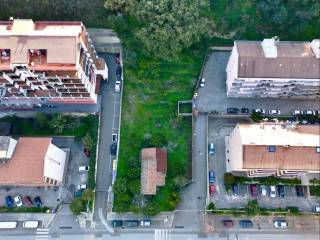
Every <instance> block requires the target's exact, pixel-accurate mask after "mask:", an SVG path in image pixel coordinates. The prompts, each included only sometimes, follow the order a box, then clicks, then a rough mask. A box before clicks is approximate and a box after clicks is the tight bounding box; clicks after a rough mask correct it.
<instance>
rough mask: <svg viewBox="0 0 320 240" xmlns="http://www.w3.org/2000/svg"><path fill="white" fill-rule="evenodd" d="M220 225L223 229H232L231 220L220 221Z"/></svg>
mask: <svg viewBox="0 0 320 240" xmlns="http://www.w3.org/2000/svg"><path fill="white" fill-rule="evenodd" d="M222 224H223V227H226V228H230V227H233V221H232V220H222Z"/></svg>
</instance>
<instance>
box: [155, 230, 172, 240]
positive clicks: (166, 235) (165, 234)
mask: <svg viewBox="0 0 320 240" xmlns="http://www.w3.org/2000/svg"><path fill="white" fill-rule="evenodd" d="M154 240H171V230H170V229H155V230H154Z"/></svg>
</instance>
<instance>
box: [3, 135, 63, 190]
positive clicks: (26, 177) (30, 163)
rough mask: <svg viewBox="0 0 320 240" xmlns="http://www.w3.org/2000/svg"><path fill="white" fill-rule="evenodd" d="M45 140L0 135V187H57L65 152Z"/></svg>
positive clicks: (61, 173)
mask: <svg viewBox="0 0 320 240" xmlns="http://www.w3.org/2000/svg"><path fill="white" fill-rule="evenodd" d="M51 141H52V139H51V138H48V137H20V138H19V139H18V140H15V139H13V138H11V137H8V136H0V186H8V185H9V186H57V185H59V184H61V183H62V182H63V177H64V170H65V167H66V166H65V165H66V157H67V153H66V152H65V151H63V150H61V149H60V148H58V147H56V146H55V145H53V144H52V143H51Z"/></svg>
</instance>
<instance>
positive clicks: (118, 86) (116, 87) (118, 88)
mask: <svg viewBox="0 0 320 240" xmlns="http://www.w3.org/2000/svg"><path fill="white" fill-rule="evenodd" d="M120 88H121V82H120V81H118V80H117V81H116V83H115V85H114V91H115V92H120Z"/></svg>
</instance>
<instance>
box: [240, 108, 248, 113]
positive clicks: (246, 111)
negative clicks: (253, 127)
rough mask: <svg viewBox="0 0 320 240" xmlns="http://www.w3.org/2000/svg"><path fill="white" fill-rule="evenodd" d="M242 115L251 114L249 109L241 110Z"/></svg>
mask: <svg viewBox="0 0 320 240" xmlns="http://www.w3.org/2000/svg"><path fill="white" fill-rule="evenodd" d="M241 113H249V109H248V108H241Z"/></svg>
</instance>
